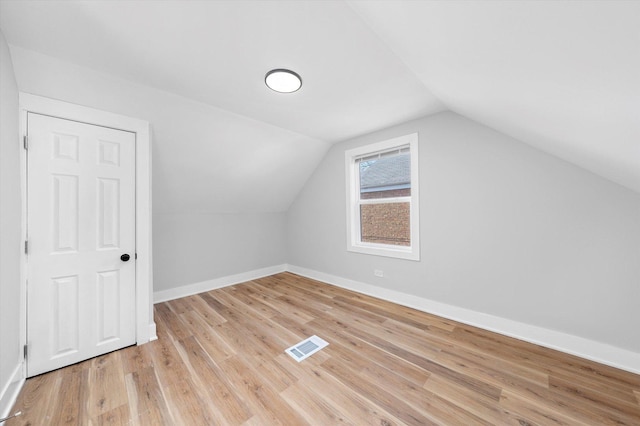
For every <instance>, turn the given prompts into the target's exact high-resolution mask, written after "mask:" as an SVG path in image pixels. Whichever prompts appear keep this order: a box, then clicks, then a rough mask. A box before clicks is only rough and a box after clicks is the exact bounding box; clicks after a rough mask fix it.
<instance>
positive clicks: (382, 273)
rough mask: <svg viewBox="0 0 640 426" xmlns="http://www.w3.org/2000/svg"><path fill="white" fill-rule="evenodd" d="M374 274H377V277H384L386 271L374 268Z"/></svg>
mask: <svg viewBox="0 0 640 426" xmlns="http://www.w3.org/2000/svg"><path fill="white" fill-rule="evenodd" d="M373 275H375V276H376V277H384V272H382V270H381V269H374V270H373Z"/></svg>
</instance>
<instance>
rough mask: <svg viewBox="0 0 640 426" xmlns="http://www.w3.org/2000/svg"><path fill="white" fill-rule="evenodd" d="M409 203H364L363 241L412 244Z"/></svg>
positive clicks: (361, 218) (361, 227) (362, 216)
mask: <svg viewBox="0 0 640 426" xmlns="http://www.w3.org/2000/svg"><path fill="white" fill-rule="evenodd" d="M409 213H410V205H409V203H382V204H363V205H361V206H360V235H361V237H362V242H365V243H378V244H390V245H395V246H410V245H411V226H410V221H409Z"/></svg>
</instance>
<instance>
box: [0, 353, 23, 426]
mask: <svg viewBox="0 0 640 426" xmlns="http://www.w3.org/2000/svg"><path fill="white" fill-rule="evenodd" d="M22 367H23V365H22V362H20V363H18V365H17V366H16V368H15V369H14V370H13V374H11V378H10V379H9V381H8V382H7V383H6V384H5V385H4V387H3V388H2V392H1V393H0V419H4V418H5V417H8V416H9V415H10V414H11V408H12V407H13V404H15V403H16V399H18V394H19V393H20V390H21V389H22V386H23V385H24V377H23V376H22Z"/></svg>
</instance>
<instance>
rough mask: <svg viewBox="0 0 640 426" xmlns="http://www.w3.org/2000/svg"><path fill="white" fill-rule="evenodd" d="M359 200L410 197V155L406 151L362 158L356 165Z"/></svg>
mask: <svg viewBox="0 0 640 426" xmlns="http://www.w3.org/2000/svg"><path fill="white" fill-rule="evenodd" d="M358 168H359V172H360V173H359V174H360V199H361V200H365V199H377V198H390V197H408V196H410V195H411V155H410V153H409V152H408V151H405V152H401V151H400V152H399V151H396V152H395V153H393V154H391V155H389V154H387V155H378V156H375V158H373V157H368V158H364V159H362V160H360V161H359V164H358Z"/></svg>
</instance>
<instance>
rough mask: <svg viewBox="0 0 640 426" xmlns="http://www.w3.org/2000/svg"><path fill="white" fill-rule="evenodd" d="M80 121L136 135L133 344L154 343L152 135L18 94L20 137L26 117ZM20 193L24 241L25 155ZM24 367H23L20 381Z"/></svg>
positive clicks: (23, 278)
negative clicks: (134, 311) (29, 115)
mask: <svg viewBox="0 0 640 426" xmlns="http://www.w3.org/2000/svg"><path fill="white" fill-rule="evenodd" d="M29 112H31V113H38V114H43V115H48V116H52V117H58V118H64V119H68V120H73V121H79V122H82V123H87V124H94V125H98V126H104V127H110V128H113V129H118V130H125V131H128V132H132V133H135V135H136V151H135V153H136V162H135V165H136V254H137V256H138V258H137V260H136V303H135V306H136V342H137V344H138V345H141V344H143V343H147V342H149V341H151V340H155V339H157V336H156V325H155V322H154V321H153V270H152V266H153V262H152V250H151V132H150V128H149V123H148V122H147V121H143V120H138V119H136V118H130V117H126V116H123V115H118V114H113V113H111V112H106V111H101V110H97V109H93V108H89V107H85V106H81V105H75V104H71V103H67V102H62V101H58V100H55V99H50V98H45V97H42V96H36V95H32V94H29V93H22V92H21V93H20V132H21V133H20V134H21V135H26V134H27V113H29ZM20 163H21V164H20V181H21V182H20V186H21V193H22V239H23V240H26V237H27V208H26V207H27V201H26V200H27V186H26V182H27V155H26V152H25V150H24V149H22V150H21V153H20ZM21 252H22V254H21V267H20V269H21V270H20V318H21V324H20V338H21V344H22V345H25V344H27V255H26V254H25V253H24V250H22V251H21ZM25 374H26V363H25V364H24V365H23V377H25V376H24V375H25Z"/></svg>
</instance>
